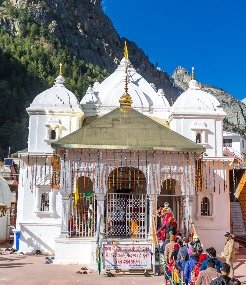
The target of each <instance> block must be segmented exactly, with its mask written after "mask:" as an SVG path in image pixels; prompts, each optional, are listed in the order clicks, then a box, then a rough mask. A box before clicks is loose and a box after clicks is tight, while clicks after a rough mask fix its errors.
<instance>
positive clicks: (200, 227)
mask: <svg viewBox="0 0 246 285" xmlns="http://www.w3.org/2000/svg"><path fill="white" fill-rule="evenodd" d="M226 169H227V168H225V169H224V167H223V164H222V163H221V164H220V167H218V164H217V162H216V164H215V171H216V175H215V176H214V179H215V180H214V181H213V179H212V177H208V178H207V181H205V182H204V185H203V190H202V191H201V192H198V193H196V195H195V196H194V199H193V201H192V217H193V222H194V224H195V228H196V231H197V233H198V235H199V236H200V238H201V242H202V243H203V245H204V249H206V248H208V247H211V246H213V247H215V248H216V250H217V253H218V254H219V253H220V252H221V251H222V250H223V247H224V233H225V232H227V231H230V197H229V175H227V174H226V172H225V171H226ZM224 170H225V171H224ZM207 171H211V170H209V166H208V165H207ZM225 174H226V176H224V175H225ZM205 184H206V185H205ZM204 197H207V198H208V199H209V201H210V215H207V216H206V215H202V214H201V203H202V200H203V198H204Z"/></svg>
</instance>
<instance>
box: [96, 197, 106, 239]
mask: <svg viewBox="0 0 246 285" xmlns="http://www.w3.org/2000/svg"><path fill="white" fill-rule="evenodd" d="M96 199H97V229H96V237H97V240H98V241H99V239H100V237H101V236H100V234H101V233H104V232H105V221H104V205H105V194H103V193H100V194H96Z"/></svg>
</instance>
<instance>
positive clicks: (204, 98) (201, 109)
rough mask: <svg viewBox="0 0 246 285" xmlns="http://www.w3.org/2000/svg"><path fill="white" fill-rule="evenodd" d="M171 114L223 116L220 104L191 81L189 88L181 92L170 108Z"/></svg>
mask: <svg viewBox="0 0 246 285" xmlns="http://www.w3.org/2000/svg"><path fill="white" fill-rule="evenodd" d="M171 113H180V114H183V113H184V114H185V113H190V114H192V113H203V114H204V113H209V114H210V113H219V114H221V115H222V114H223V115H224V114H225V113H224V111H223V109H222V108H221V107H220V102H219V101H218V100H217V99H216V98H215V97H214V96H213V95H211V94H209V93H207V92H204V91H202V90H201V88H200V86H199V83H198V82H197V81H196V80H194V79H192V80H191V81H190V82H189V88H188V90H186V91H185V92H183V93H182V94H181V95H180V96H179V97H178V98H177V100H176V101H175V102H174V104H173V106H172V110H171Z"/></svg>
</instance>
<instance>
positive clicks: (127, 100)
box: [119, 42, 132, 112]
mask: <svg viewBox="0 0 246 285" xmlns="http://www.w3.org/2000/svg"><path fill="white" fill-rule="evenodd" d="M124 57H125V93H124V94H123V95H122V96H121V97H120V101H119V102H120V109H121V111H123V112H128V111H130V109H131V105H132V98H131V96H130V95H129V94H128V48H127V44H126V42H125V46H124Z"/></svg>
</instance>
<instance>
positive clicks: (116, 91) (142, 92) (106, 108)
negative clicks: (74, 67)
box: [80, 58, 170, 118]
mask: <svg viewBox="0 0 246 285" xmlns="http://www.w3.org/2000/svg"><path fill="white" fill-rule="evenodd" d="M126 61H128V66H129V68H128V93H129V95H130V96H131V98H132V101H133V103H132V108H134V109H136V110H137V111H139V112H141V113H145V114H146V115H149V116H152V117H160V118H164V117H165V111H166V110H168V109H169V108H170V105H169V103H168V101H167V99H166V98H165V97H164V96H159V94H157V92H156V91H155V89H154V88H153V85H152V84H150V83H148V82H147V81H146V80H145V79H144V78H143V77H142V76H141V75H140V74H139V73H137V71H136V70H135V69H134V68H133V67H132V66H131V63H130V61H129V60H128V59H126V58H123V59H122V60H121V62H120V65H119V66H118V68H117V69H116V70H115V72H114V73H112V74H111V75H110V76H109V77H107V78H106V79H105V80H104V81H103V82H102V83H101V84H98V83H96V84H94V86H93V89H91V88H90V89H88V91H87V93H86V95H85V96H84V97H83V99H82V100H81V102H80V103H81V105H82V109H83V111H84V112H85V114H86V115H87V116H88V114H89V113H90V108H91V107H92V104H93V103H94V108H95V110H97V114H98V115H104V114H106V113H108V112H110V111H112V110H113V109H115V108H118V107H119V100H120V97H121V96H122V95H123V93H124V88H125V77H126V75H125V66H126ZM91 90H93V94H92V93H91Z"/></svg>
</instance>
